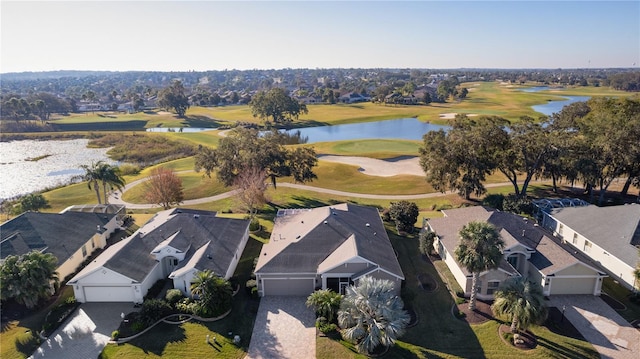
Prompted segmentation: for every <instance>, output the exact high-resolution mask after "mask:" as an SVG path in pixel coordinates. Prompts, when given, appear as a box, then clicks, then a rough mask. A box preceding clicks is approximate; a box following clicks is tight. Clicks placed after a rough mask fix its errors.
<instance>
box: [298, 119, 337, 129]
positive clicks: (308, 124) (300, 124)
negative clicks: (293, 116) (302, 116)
mask: <svg viewBox="0 0 640 359" xmlns="http://www.w3.org/2000/svg"><path fill="white" fill-rule="evenodd" d="M328 125H329V123H328V122H322V121H316V120H302V121H296V128H299V127H319V126H328Z"/></svg>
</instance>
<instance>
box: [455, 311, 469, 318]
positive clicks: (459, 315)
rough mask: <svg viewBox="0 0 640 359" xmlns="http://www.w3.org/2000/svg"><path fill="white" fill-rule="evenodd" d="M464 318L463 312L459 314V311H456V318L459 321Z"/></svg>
mask: <svg viewBox="0 0 640 359" xmlns="http://www.w3.org/2000/svg"><path fill="white" fill-rule="evenodd" d="M466 316H467V315H466V314H465V313H464V312H461V311H459V310H458V311H456V318H458V319H460V318H464V317H466Z"/></svg>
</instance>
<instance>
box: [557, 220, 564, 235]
mask: <svg viewBox="0 0 640 359" xmlns="http://www.w3.org/2000/svg"><path fill="white" fill-rule="evenodd" d="M563 229H564V225H563V224H562V223H560V226H559V227H558V234H559V235H562V231H563Z"/></svg>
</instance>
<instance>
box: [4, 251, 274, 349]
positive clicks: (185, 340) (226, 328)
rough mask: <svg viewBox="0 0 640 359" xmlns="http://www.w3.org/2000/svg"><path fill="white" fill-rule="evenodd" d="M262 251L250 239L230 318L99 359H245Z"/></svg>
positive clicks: (175, 328)
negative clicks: (252, 281)
mask: <svg viewBox="0 0 640 359" xmlns="http://www.w3.org/2000/svg"><path fill="white" fill-rule="evenodd" d="M261 248H262V242H260V241H258V240H253V239H249V242H248V243H247V247H246V248H245V250H244V252H243V254H242V257H241V258H240V261H239V263H238V267H237V268H236V273H235V276H236V277H238V280H239V283H240V286H241V287H240V291H239V292H238V294H237V295H236V296H235V297H234V298H233V307H232V311H231V313H230V314H229V315H228V316H227V317H226V318H224V319H222V320H219V321H216V322H211V323H207V322H198V321H195V322H194V321H191V322H188V323H185V324H182V325H170V324H160V325H158V326H156V327H154V328H153V329H152V330H151V331H149V332H148V333H146V334H144V335H142V336H141V337H139V338H136V339H134V340H132V341H130V342H129V343H125V344H120V345H115V344H109V345H107V346H106V347H105V349H104V350H103V352H102V354H101V355H100V357H99V358H100V359H110V358H160V357H162V358H169V359H171V358H176V359H177V358H180V359H182V358H225V359H231V358H237V359H240V358H243V357H244V356H245V355H246V353H247V350H248V348H249V343H250V341H251V333H252V331H253V322H254V321H255V317H256V314H257V311H258V305H259V301H258V300H256V299H250V298H249V296H248V294H247V293H246V291H245V290H244V283H245V282H246V281H247V280H248V279H249V275H250V274H251V270H252V269H253V259H254V258H255V257H257V256H258V255H259V254H260V249H261ZM229 332H232V333H233V334H232V335H239V336H240V338H241V342H240V345H239V346H236V345H235V344H233V336H231V337H229V335H228V333H229ZM207 335H209V336H210V337H211V340H213V337H214V336H215V337H216V341H217V342H218V343H220V344H221V345H220V346H215V345H209V344H206V343H205V338H206V336H207ZM3 358H4V357H3Z"/></svg>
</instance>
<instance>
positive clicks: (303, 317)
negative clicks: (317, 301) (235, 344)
mask: <svg viewBox="0 0 640 359" xmlns="http://www.w3.org/2000/svg"><path fill="white" fill-rule="evenodd" d="M305 301H306V298H304V297H278V296H266V297H263V298H262V299H261V300H260V308H259V309H258V316H257V317H256V321H255V324H254V326H253V335H252V336H251V343H250V344H249V354H247V356H246V357H245V359H287V358H288V359H312V358H315V357H316V328H315V315H314V313H313V309H310V308H307V306H306V305H305Z"/></svg>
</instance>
